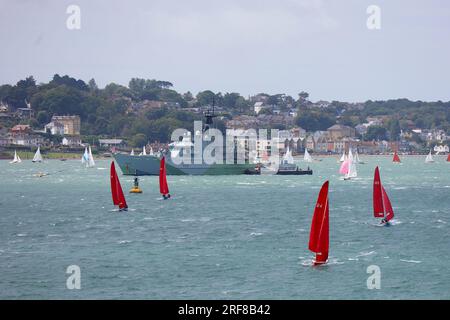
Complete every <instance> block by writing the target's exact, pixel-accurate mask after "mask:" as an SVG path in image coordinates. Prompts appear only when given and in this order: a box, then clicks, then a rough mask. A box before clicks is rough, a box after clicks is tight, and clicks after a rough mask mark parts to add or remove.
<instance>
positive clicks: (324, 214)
mask: <svg viewBox="0 0 450 320" xmlns="http://www.w3.org/2000/svg"><path fill="white" fill-rule="evenodd" d="M328 185H329V182H328V181H326V182H325V183H324V184H323V185H322V188H321V189H320V192H319V197H318V198H317V203H316V207H315V209H314V215H313V219H312V223H311V232H310V234H309V246H308V247H309V250H311V251H312V252H314V253H315V254H316V259H315V261H314V265H315V266H316V265H322V264H325V263H327V260H328V249H329V221H328V220H329V207H328Z"/></svg>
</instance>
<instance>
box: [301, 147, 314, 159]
mask: <svg viewBox="0 0 450 320" xmlns="http://www.w3.org/2000/svg"><path fill="white" fill-rule="evenodd" d="M303 160H304V161H305V162H312V161H313V158H312V157H311V155H310V154H309V152H308V149H307V148H305V156H304V157H303Z"/></svg>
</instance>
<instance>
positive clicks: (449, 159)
mask: <svg viewBox="0 0 450 320" xmlns="http://www.w3.org/2000/svg"><path fill="white" fill-rule="evenodd" d="M447 162H450V153H449V154H448V156H447Z"/></svg>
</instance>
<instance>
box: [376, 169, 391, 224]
mask: <svg viewBox="0 0 450 320" xmlns="http://www.w3.org/2000/svg"><path fill="white" fill-rule="evenodd" d="M373 216H374V217H375V218H382V219H383V220H382V221H381V223H382V224H388V223H389V221H390V220H392V218H394V210H393V209H392V205H391V201H390V200H389V197H388V195H387V193H386V190H384V187H383V185H382V184H381V179H380V170H379V169H378V167H376V168H375V174H374V178H373Z"/></svg>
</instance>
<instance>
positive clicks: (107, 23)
mask: <svg viewBox="0 0 450 320" xmlns="http://www.w3.org/2000/svg"><path fill="white" fill-rule="evenodd" d="M70 4H76V5H78V6H79V7H80V8H81V29H80V30H68V29H67V28H66V20H67V18H68V16H69V15H68V14H66V9H67V7H68V5H70ZM371 4H375V5H378V6H379V7H380V8H381V30H369V29H367V27H366V20H367V18H368V14H367V13H366V9H367V7H368V6H369V5H371ZM55 73H59V74H60V75H63V74H68V75H70V76H73V77H76V78H81V79H83V80H85V81H88V80H89V79H91V78H95V80H96V81H97V84H98V85H99V86H101V87H103V86H104V85H106V84H107V83H110V82H116V83H120V84H124V85H127V84H128V81H129V79H130V78H132V77H142V78H150V79H153V78H155V79H159V80H167V81H171V82H172V83H174V86H175V89H176V90H178V91H181V92H185V91H187V90H190V91H191V92H193V93H194V94H195V93H197V92H198V91H200V90H205V89H210V90H213V91H221V92H232V91H233V92H240V93H241V94H243V95H245V96H247V95H249V94H256V93H259V92H267V93H270V94H276V93H287V94H291V95H293V96H294V97H297V93H298V92H300V91H302V90H305V91H307V92H309V93H310V97H311V99H312V100H314V101H315V100H319V99H325V100H343V101H364V100H367V99H389V98H409V99H413V100H445V101H448V100H450V1H447V0H427V1H425V0H422V1H418V0H409V1H407V0H370V1H366V0H272V1H269V0H222V1H214V0H178V1H175V0H146V1H145V0H127V1H125V0H122V1H119V0H116V1H111V0H109V1H107V0H89V1H87V0H72V1H65V0H62V1H61V0H40V1H36V0H0V84H5V83H11V84H14V83H16V82H17V81H18V80H20V79H23V78H25V77H26V76H28V75H33V76H34V77H35V78H36V80H37V81H38V82H47V81H49V80H50V79H51V77H52V76H53V74H55Z"/></svg>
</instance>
